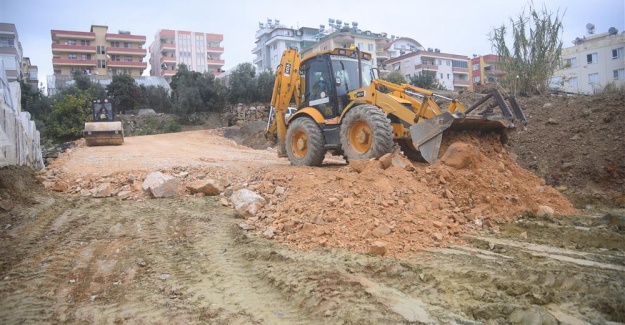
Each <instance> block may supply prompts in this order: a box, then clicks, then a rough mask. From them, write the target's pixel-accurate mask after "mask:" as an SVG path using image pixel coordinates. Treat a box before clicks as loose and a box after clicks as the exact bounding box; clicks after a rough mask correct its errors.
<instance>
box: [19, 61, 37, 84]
mask: <svg viewBox="0 0 625 325" xmlns="http://www.w3.org/2000/svg"><path fill="white" fill-rule="evenodd" d="M38 74H39V69H38V68H37V66H36V65H32V64H31V62H30V58H29V57H24V59H23V60H22V79H23V80H24V81H26V83H27V84H29V85H30V86H31V87H34V89H38V88H39V76H38Z"/></svg>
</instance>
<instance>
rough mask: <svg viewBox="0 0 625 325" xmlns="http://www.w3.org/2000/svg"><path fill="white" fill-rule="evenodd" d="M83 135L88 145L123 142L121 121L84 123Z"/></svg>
mask: <svg viewBox="0 0 625 325" xmlns="http://www.w3.org/2000/svg"><path fill="white" fill-rule="evenodd" d="M83 137H84V138H85V143H86V144H87V146H88V147H91V146H114V145H121V144H123V143H124V130H123V128H122V122H119V121H115V122H88V123H85V129H84V131H83Z"/></svg>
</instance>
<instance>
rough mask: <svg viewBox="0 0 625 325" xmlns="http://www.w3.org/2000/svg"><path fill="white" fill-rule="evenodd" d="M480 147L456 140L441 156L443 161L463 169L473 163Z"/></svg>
mask: <svg viewBox="0 0 625 325" xmlns="http://www.w3.org/2000/svg"><path fill="white" fill-rule="evenodd" d="M478 154H479V149H478V148H477V147H475V146H473V145H470V144H468V143H463V142H454V143H453V144H452V145H451V146H449V148H447V151H445V154H444V155H443V157H442V158H441V162H443V164H445V165H447V166H451V167H453V168H456V169H462V168H465V167H467V166H469V165H470V164H471V162H472V161H473V160H474V159H475V158H477V156H478Z"/></svg>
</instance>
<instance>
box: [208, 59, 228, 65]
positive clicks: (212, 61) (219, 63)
mask: <svg viewBox="0 0 625 325" xmlns="http://www.w3.org/2000/svg"><path fill="white" fill-rule="evenodd" d="M225 63H226V61H224V60H206V65H224V64H225Z"/></svg>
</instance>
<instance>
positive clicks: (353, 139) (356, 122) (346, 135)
mask: <svg viewBox="0 0 625 325" xmlns="http://www.w3.org/2000/svg"><path fill="white" fill-rule="evenodd" d="M393 145H394V142H393V127H392V126H391V121H390V120H389V119H388V118H387V117H386V114H384V112H383V111H382V110H381V109H380V108H378V107H376V106H372V105H360V106H356V107H354V108H352V109H351V110H350V111H349V112H348V113H347V115H346V116H345V119H343V122H342V124H341V147H342V149H343V152H344V153H345V156H346V157H347V159H354V160H355V159H371V158H380V157H382V156H384V155H385V154H387V153H390V152H392V151H393Z"/></svg>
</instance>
